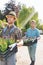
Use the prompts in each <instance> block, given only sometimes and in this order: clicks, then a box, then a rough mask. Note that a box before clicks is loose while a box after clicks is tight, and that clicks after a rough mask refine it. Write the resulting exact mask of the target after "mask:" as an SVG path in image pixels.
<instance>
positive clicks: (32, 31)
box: [26, 20, 40, 65]
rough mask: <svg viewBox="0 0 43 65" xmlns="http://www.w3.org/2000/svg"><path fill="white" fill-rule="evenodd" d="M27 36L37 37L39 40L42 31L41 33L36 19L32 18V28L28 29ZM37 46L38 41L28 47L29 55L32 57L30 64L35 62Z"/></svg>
mask: <svg viewBox="0 0 43 65" xmlns="http://www.w3.org/2000/svg"><path fill="white" fill-rule="evenodd" d="M26 37H29V38H34V39H37V40H38V39H40V33H39V30H38V29H37V28H36V21H35V20H32V21H31V22H30V28H29V29H27V32H26ZM36 47H37V43H35V44H32V45H31V46H29V47H28V50H29V55H30V59H31V64H30V65H34V64H35V52H36Z"/></svg>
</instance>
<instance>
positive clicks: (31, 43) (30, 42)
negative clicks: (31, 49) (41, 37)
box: [23, 39, 37, 46]
mask: <svg viewBox="0 0 43 65" xmlns="http://www.w3.org/2000/svg"><path fill="white" fill-rule="evenodd" d="M36 43H37V39H36V40H34V42H32V41H28V42H25V41H24V43H23V46H31V45H33V44H36Z"/></svg>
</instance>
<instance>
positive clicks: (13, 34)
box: [2, 11, 22, 65]
mask: <svg viewBox="0 0 43 65" xmlns="http://www.w3.org/2000/svg"><path fill="white" fill-rule="evenodd" d="M6 18H7V22H8V25H7V26H6V27H5V28H4V29H3V31H2V37H3V38H7V39H9V38H13V39H15V42H16V41H17V40H19V41H20V40H21V38H22V33H21V30H20V29H19V28H17V27H16V26H15V25H14V22H15V21H16V14H15V12H13V11H12V12H10V13H9V14H8V15H6ZM15 62H16V60H15V55H12V56H11V57H10V59H9V58H8V60H7V64H8V65H15V64H16V63H15Z"/></svg>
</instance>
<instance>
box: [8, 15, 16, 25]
mask: <svg viewBox="0 0 43 65" xmlns="http://www.w3.org/2000/svg"><path fill="white" fill-rule="evenodd" d="M15 20H16V18H15V17H14V16H12V15H7V21H8V24H13V23H14V22H15Z"/></svg>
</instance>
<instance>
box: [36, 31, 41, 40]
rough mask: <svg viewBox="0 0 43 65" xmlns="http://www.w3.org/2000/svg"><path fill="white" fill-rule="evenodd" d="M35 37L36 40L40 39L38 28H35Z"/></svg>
mask: <svg viewBox="0 0 43 65" xmlns="http://www.w3.org/2000/svg"><path fill="white" fill-rule="evenodd" d="M36 37H37V40H39V39H40V32H39V30H37V32H36Z"/></svg>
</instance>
